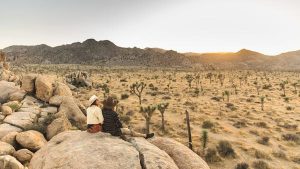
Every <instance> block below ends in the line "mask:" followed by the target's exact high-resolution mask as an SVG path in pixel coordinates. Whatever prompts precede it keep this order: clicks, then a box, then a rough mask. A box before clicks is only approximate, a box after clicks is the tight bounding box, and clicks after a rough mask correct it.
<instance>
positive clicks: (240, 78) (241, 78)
mask: <svg viewBox="0 0 300 169" xmlns="http://www.w3.org/2000/svg"><path fill="white" fill-rule="evenodd" d="M239 80H240V86H242V80H243V77H242V76H240V77H239Z"/></svg>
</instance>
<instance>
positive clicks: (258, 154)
mask: <svg viewBox="0 0 300 169" xmlns="http://www.w3.org/2000/svg"><path fill="white" fill-rule="evenodd" d="M254 155H255V158H258V159H270V156H269V155H268V154H266V153H265V152H262V151H259V150H256V151H255V154H254Z"/></svg>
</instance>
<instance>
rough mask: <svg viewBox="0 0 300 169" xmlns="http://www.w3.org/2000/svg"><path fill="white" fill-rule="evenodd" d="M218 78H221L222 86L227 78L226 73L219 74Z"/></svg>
mask: <svg viewBox="0 0 300 169" xmlns="http://www.w3.org/2000/svg"><path fill="white" fill-rule="evenodd" d="M218 79H219V81H220V84H221V86H223V84H224V80H225V75H223V74H219V75H218Z"/></svg>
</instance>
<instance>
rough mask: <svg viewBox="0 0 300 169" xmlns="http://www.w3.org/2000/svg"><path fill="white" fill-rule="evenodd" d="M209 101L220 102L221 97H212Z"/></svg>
mask: <svg viewBox="0 0 300 169" xmlns="http://www.w3.org/2000/svg"><path fill="white" fill-rule="evenodd" d="M211 100H214V101H217V102H219V101H221V100H222V97H212V98H211Z"/></svg>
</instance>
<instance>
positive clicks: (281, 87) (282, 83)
mask: <svg viewBox="0 0 300 169" xmlns="http://www.w3.org/2000/svg"><path fill="white" fill-rule="evenodd" d="M286 84H288V82H287V81H283V82H281V83H280V89H281V90H282V91H283V96H286V95H285V85H286Z"/></svg>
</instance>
